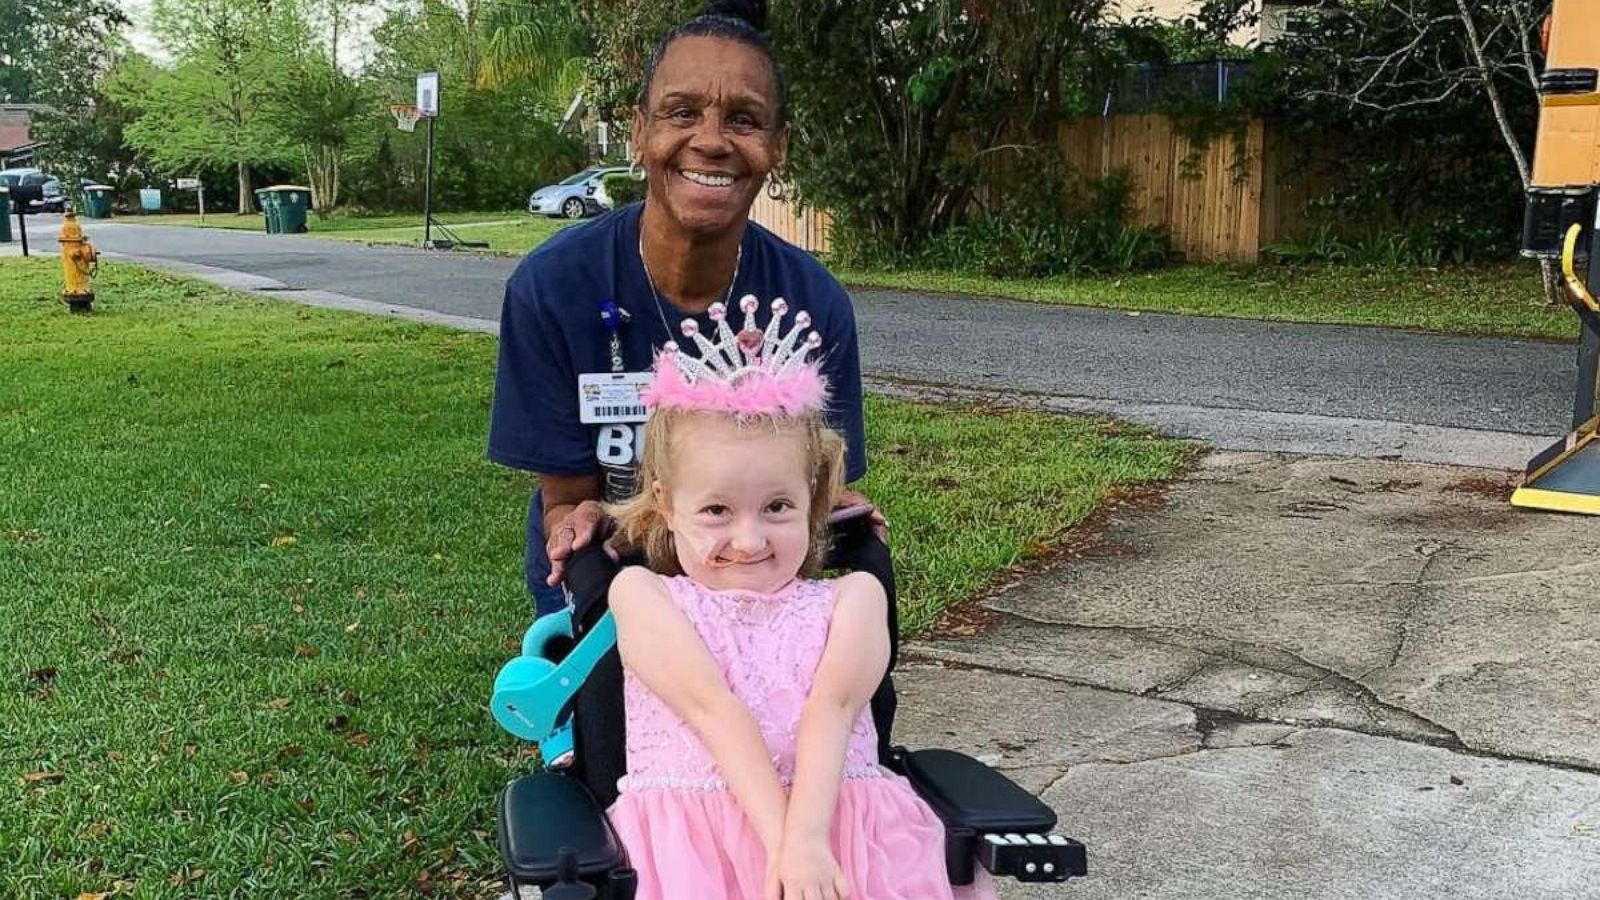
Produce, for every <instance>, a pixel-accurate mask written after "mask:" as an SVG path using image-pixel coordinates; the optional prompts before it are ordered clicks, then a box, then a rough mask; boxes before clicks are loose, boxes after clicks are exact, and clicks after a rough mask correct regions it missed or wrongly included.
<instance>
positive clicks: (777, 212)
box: [750, 190, 833, 253]
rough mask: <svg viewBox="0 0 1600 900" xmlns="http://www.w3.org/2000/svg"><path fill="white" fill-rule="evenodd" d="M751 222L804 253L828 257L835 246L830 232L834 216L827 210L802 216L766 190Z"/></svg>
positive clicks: (751, 208) (807, 211)
mask: <svg viewBox="0 0 1600 900" xmlns="http://www.w3.org/2000/svg"><path fill="white" fill-rule="evenodd" d="M750 218H751V219H752V220H753V221H755V222H757V223H759V224H760V225H762V226H763V227H765V228H766V229H767V230H768V231H771V232H772V233H773V234H776V235H777V236H778V237H781V238H783V239H784V240H786V241H788V242H789V243H791V244H793V245H795V246H796V247H799V248H800V249H801V250H808V251H810V252H812V253H827V252H828V249H829V248H830V247H831V246H832V244H831V243H830V242H829V240H828V229H829V228H831V227H833V216H832V215H830V214H829V213H828V211H827V210H821V209H808V210H806V211H805V212H804V213H801V212H798V211H797V210H796V209H795V207H794V205H793V204H791V203H789V202H788V201H787V200H774V199H772V197H771V196H770V195H769V194H768V193H767V192H766V191H765V190H763V191H762V192H761V196H759V197H757V198H756V202H755V205H754V206H751V207H750Z"/></svg>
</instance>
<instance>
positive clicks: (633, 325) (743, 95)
mask: <svg viewBox="0 0 1600 900" xmlns="http://www.w3.org/2000/svg"><path fill="white" fill-rule="evenodd" d="M765 22H766V5H765V3H761V2H752V0H743V2H734V0H716V2H712V3H710V4H708V6H707V7H706V11H705V12H704V13H702V14H701V15H699V16H696V17H695V18H693V19H690V20H688V21H687V22H684V23H682V24H680V25H678V26H677V27H675V28H673V29H672V30H671V31H670V32H668V33H667V35H666V36H665V37H664V38H662V40H661V43H660V44H658V45H657V47H656V49H655V52H654V53H652V54H651V56H650V59H649V62H648V64H647V66H646V67H645V71H644V77H643V79H642V84H641V89H640V92H639V104H638V109H637V111H636V113H635V115H634V128H633V147H632V151H633V166H634V169H635V171H642V172H643V173H644V179H645V181H646V183H647V185H648V191H647V193H646V197H645V200H644V201H643V202H642V203H639V204H632V205H629V206H624V207H622V208H620V209H618V210H616V211H614V212H612V213H610V214H607V215H605V216H602V217H600V218H598V219H595V220H593V221H592V222H589V223H587V224H584V225H580V226H577V227H574V228H570V229H568V230H566V231H565V232H563V233H562V234H560V235H559V236H557V237H555V238H553V239H551V240H550V241H549V242H548V243H546V244H545V245H543V246H541V247H540V248H539V249H537V250H536V251H534V252H533V253H532V254H530V255H529V256H528V258H527V259H526V260H525V261H524V262H523V264H522V265H521V266H520V267H519V268H518V270H517V272H516V273H515V274H514V275H513V276H512V277H511V280H510V281H509V282H508V283H507V285H506V299H505V308H504V311H503V313H502V315H501V320H500V322H501V325H500V327H501V331H500V369H499V373H498V376H497V379H496V384H495V400H494V411H493V416H492V422H491V427H490V436H489V455H490V457H491V458H493V459H495V460H496V461H498V462H501V463H504V464H505V465H509V466H514V467H516V468H520V469H527V470H529V471H533V472H536V473H538V474H539V476H540V492H539V493H537V494H535V496H534V500H533V503H532V504H531V506H530V509H529V515H528V555H527V559H528V585H529V588H530V589H531V590H532V591H533V593H534V595H535V599H536V601H537V609H538V610H539V612H541V613H543V612H550V611H553V610H555V609H559V608H560V607H561V606H562V604H563V603H564V600H563V597H562V594H561V591H560V590H559V588H558V585H559V584H560V582H561V577H562V574H563V568H564V566H565V563H566V561H567V559H568V558H569V557H570V556H571V554H572V553H574V552H575V551H577V550H579V549H582V548H583V547H585V546H587V545H589V544H590V543H591V542H593V541H595V540H596V539H597V538H598V537H601V536H603V534H604V530H605V529H606V528H607V527H608V523H607V522H606V521H605V519H604V517H603V513H602V508H601V503H602V502H603V501H609V502H619V501H622V500H626V499H627V498H628V497H629V496H631V495H632V494H633V492H634V489H635V472H636V469H637V463H638V449H639V446H640V432H641V427H642V424H643V418H644V415H643V412H644V410H643V406H642V405H641V404H640V403H638V398H637V389H638V386H639V384H640V383H641V382H640V381H638V380H637V378H635V377H634V376H637V375H638V373H643V372H646V371H647V370H648V369H649V368H650V364H651V362H652V360H653V359H654V358H655V355H656V353H657V352H658V351H659V350H660V348H661V347H662V346H663V345H664V344H666V343H667V342H668V341H672V340H675V339H678V338H679V336H680V333H681V332H682V329H683V328H684V327H685V325H686V324H687V323H689V322H693V323H694V326H690V327H696V326H697V327H698V328H699V329H701V330H702V331H704V332H705V333H707V334H710V333H714V332H715V331H716V327H717V323H716V321H714V320H713V317H714V316H717V315H718V310H719V309H721V307H718V306H717V304H719V303H721V304H724V305H725V306H731V305H732V304H731V302H730V301H733V300H735V299H737V298H739V297H741V296H743V295H746V294H753V295H755V296H756V297H758V298H759V299H760V300H762V301H763V302H762V304H761V310H762V312H761V317H762V320H761V321H759V322H757V325H758V327H762V328H764V327H765V326H766V321H765V317H766V316H767V315H768V314H769V313H768V310H769V309H770V306H769V304H768V303H767V302H766V301H771V300H774V299H776V298H778V297H783V298H785V300H786V301H787V308H788V309H789V310H791V311H792V312H794V313H801V312H803V313H805V314H806V315H808V316H809V317H810V321H811V326H810V327H811V328H813V329H815V330H816V331H817V333H818V334H819V335H820V336H821V338H822V342H823V345H822V348H821V353H820V355H821V357H822V359H823V360H824V363H823V374H824V376H825V377H826V379H827V382H828V385H829V389H830V392H831V395H832V398H833V401H832V403H833V405H832V407H831V408H830V410H829V424H830V425H831V426H832V427H833V428H834V429H835V430H836V431H838V432H839V433H840V434H842V435H843V436H844V437H845V438H846V441H847V443H848V454H847V476H848V479H849V480H851V481H853V480H855V479H858V478H860V477H861V476H863V475H865V474H866V470H867V464H866V448H865V438H864V436H863V416H862V407H861V368H860V362H859V359H858V356H857V349H856V325H855V316H854V313H853V312H852V310H851V307H850V298H849V296H848V295H847V294H846V293H845V291H844V289H843V288H842V287H841V286H840V285H839V283H838V281H836V280H835V279H834V278H833V276H831V275H830V274H828V272H827V271H826V270H825V269H824V268H823V267H822V265H821V264H820V263H818V262H817V261H816V260H815V259H813V258H812V257H811V256H809V255H808V254H806V253H804V252H802V251H800V250H798V249H797V248H795V247H793V246H791V245H789V244H787V243H785V242H784V241H783V240H781V239H780V238H778V237H776V236H775V235H773V234H772V233H771V232H768V231H767V230H765V229H763V228H761V227H760V226H759V225H755V224H753V223H751V222H750V221H749V217H750V206H751V204H752V203H753V202H754V201H755V199H756V197H757V196H758V195H759V193H760V192H761V191H762V190H763V188H764V187H765V185H766V182H767V179H768V177H769V176H774V175H776V174H778V173H780V172H781V170H782V168H783V164H784V160H785V158H786V154H787V152H788V142H789V128H788V123H787V120H786V118H785V112H786V109H785V106H786V91H785V88H784V83H783V75H782V72H781V70H780V69H779V66H778V63H777V60H776V59H775V58H774V56H773V51H772V46H771V44H769V43H768V41H767V39H766V37H765V36H764V35H763V34H762V29H763V28H764V27H765ZM585 391H587V392H589V393H590V394H593V395H594V396H596V397H598V396H600V395H601V394H602V393H603V394H604V397H605V398H606V399H605V400H604V401H603V402H601V401H596V400H592V399H591V400H589V401H585V400H583V399H582V397H581V396H580V395H583V392H585ZM630 391H633V392H634V394H633V395H632V396H631V397H630V394H629V392H630ZM584 396H587V395H584ZM706 464H707V465H713V466H715V465H724V464H726V461H723V460H713V459H707V460H706ZM844 502H846V503H848V504H850V505H852V506H854V505H859V504H861V503H862V502H863V501H862V499H861V498H860V497H859V496H858V495H853V494H847V495H846V496H845V498H844Z"/></svg>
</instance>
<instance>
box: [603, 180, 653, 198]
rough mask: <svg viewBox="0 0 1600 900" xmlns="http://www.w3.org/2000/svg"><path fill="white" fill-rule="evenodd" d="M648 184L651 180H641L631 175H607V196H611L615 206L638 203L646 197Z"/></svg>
mask: <svg viewBox="0 0 1600 900" xmlns="http://www.w3.org/2000/svg"><path fill="white" fill-rule="evenodd" d="M648 184H649V182H646V181H641V180H639V179H637V178H634V177H632V176H631V175H607V176H606V180H605V185H606V196H608V197H610V198H611V203H612V205H613V206H624V205H626V204H629V203H638V202H639V201H641V200H643V199H644V195H645V191H646V189H647V188H646V186H647V185H648Z"/></svg>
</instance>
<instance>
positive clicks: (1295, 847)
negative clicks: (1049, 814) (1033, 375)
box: [897, 453, 1600, 900]
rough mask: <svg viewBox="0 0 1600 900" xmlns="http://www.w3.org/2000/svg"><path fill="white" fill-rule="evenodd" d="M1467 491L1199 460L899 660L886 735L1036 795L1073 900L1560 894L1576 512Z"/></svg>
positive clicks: (1587, 719) (1585, 756) (1448, 484)
mask: <svg viewBox="0 0 1600 900" xmlns="http://www.w3.org/2000/svg"><path fill="white" fill-rule="evenodd" d="M1507 484H1508V482H1507V480H1506V478H1505V477H1504V476H1502V475H1501V474H1500V473H1494V472H1486V471H1484V470H1481V469H1462V468H1451V467H1443V466H1419V465H1408V464H1402V463H1392V462H1381V461H1380V462H1371V461H1357V460H1340V459H1304V458H1293V457H1281V456H1272V455H1266V454H1238V453H1219V454H1215V455H1213V456H1211V457H1210V458H1208V459H1207V460H1206V461H1205V462H1204V463H1203V464H1202V466H1201V468H1200V470H1199V471H1198V472H1196V473H1195V475H1194V477H1193V479H1192V480H1190V481H1187V482H1184V483H1181V484H1178V485H1176V486H1174V487H1173V488H1172V490H1171V492H1170V494H1169V496H1168V497H1167V498H1166V501H1165V503H1164V504H1163V505H1161V506H1160V508H1157V509H1146V510H1140V509H1129V508H1124V509H1122V510H1119V511H1118V512H1117V513H1115V514H1114V515H1113V516H1112V518H1111V521H1110V523H1109V525H1108V526H1107V529H1106V531H1105V533H1104V534H1103V535H1102V536H1101V537H1100V538H1099V539H1098V540H1097V541H1095V542H1094V543H1092V544H1091V545H1090V546H1087V547H1085V548H1083V549H1082V550H1081V551H1080V552H1079V553H1078V554H1077V555H1076V557H1075V558H1073V559H1071V560H1070V561H1068V562H1067V563H1066V564H1065V565H1063V566H1061V567H1059V568H1055V569H1053V570H1050V571H1045V572H1040V573H1037V574H1034V575H1032V576H1030V577H1026V578H1022V579H1020V580H1019V581H1018V582H1017V583H1016V584H1014V585H1012V586H1011V587H1009V588H1008V589H1006V590H1004V591H1002V592H1000V593H998V594H997V595H995V596H992V597H990V598H988V599H986V600H983V601H981V602H979V603H976V604H974V605H973V606H972V607H971V608H969V609H968V610H966V615H964V616H961V617H960V621H961V622H962V624H963V626H964V627H963V628H962V629H961V630H962V631H965V632H974V633H970V634H965V635H954V634H952V635H949V636H936V637H933V638H930V639H927V640H923V641H919V642H916V643H914V644H912V645H909V646H908V647H907V648H906V650H905V655H906V657H907V659H908V660H910V661H911V664H910V665H908V666H907V667H906V669H905V672H904V674H903V675H902V677H901V678H900V679H899V684H900V686H901V690H902V700H901V714H900V724H899V726H898V729H897V731H898V733H897V738H898V739H899V740H901V741H903V742H906V743H908V744H911V745H913V746H915V745H919V744H921V745H942V746H950V747H953V748H955V749H961V750H966V751H968V752H972V753H974V754H976V755H978V756H980V757H983V758H985V759H987V760H989V761H991V762H993V763H995V764H997V765H999V766H1000V767H1002V768H1003V769H1006V770H1007V771H1009V772H1011V773H1012V774H1013V775H1014V776H1015V777H1017V778H1018V779H1019V780H1020V781H1021V782H1022V783H1023V784H1025V785H1027V786H1028V787H1030V788H1033V789H1035V790H1041V791H1043V792H1044V796H1045V798H1046V799H1047V800H1048V801H1049V802H1050V803H1051V804H1052V805H1053V806H1054V807H1055V808H1056V809H1057V811H1058V812H1059V813H1060V815H1061V817H1062V828H1061V830H1062V831H1063V832H1064V833H1067V834H1071V835H1073V836H1076V837H1078V838H1080V839H1081V840H1083V841H1084V842H1085V843H1087V844H1088V845H1089V848H1090V854H1091V856H1090V866H1091V870H1092V873H1093V874H1092V876H1091V877H1090V878H1089V879H1086V880H1084V881H1082V882H1081V883H1078V884H1075V885H1073V886H1072V887H1071V888H1070V889H1068V890H1066V891H1064V892H1063V891H1057V892H1051V891H1046V890H1040V889H1035V890H1033V891H1031V892H1030V891H1027V890H1024V889H1021V888H1016V889H1013V890H1011V891H1009V892H1007V893H1004V894H1003V895H1002V896H1005V897H1011V898H1020V897H1030V898H1031V897H1040V898H1043V897H1071V898H1074V900H1099V898H1106V900H1110V898H1119V900H1120V898H1133V897H1139V898H1169V897H1170V898H1201V897H1205V898H1235V897H1260V898H1273V900H1287V898H1307V900H1310V898H1344V897H1348V898H1363V900H1372V898H1435V897H1444V896H1449V897H1451V898H1455V900H1465V898H1480V897H1481V898H1503V897H1517V898H1541V897H1551V898H1555V897H1561V898H1573V897H1586V896H1593V895H1594V885H1596V884H1600V777H1597V774H1596V773H1600V738H1597V737H1596V734H1597V732H1596V723H1597V722H1600V693H1597V692H1595V691H1594V690H1593V687H1592V685H1593V673H1594V672H1595V671H1596V669H1597V668H1600V637H1597V635H1600V603H1597V602H1595V585H1596V584H1597V583H1600V520H1595V519H1584V518H1575V517H1569V516H1560V515H1552V514H1542V513H1530V512H1523V511H1517V510H1514V509H1513V508H1511V507H1510V506H1509V505H1508V504H1507V503H1506V502H1505V495H1506V494H1507V492H1508V491H1507Z"/></svg>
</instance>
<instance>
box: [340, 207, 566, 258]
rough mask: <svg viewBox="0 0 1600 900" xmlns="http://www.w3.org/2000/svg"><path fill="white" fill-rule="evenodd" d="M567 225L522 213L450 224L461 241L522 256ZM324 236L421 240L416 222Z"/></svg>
mask: <svg viewBox="0 0 1600 900" xmlns="http://www.w3.org/2000/svg"><path fill="white" fill-rule="evenodd" d="M445 222H446V224H448V223H449V220H448V219H446V220H445ZM570 224H572V223H571V222H569V221H567V220H565V219H546V218H543V217H540V218H535V217H533V216H528V215H523V216H521V217H520V218H504V219H499V220H495V221H489V220H482V221H475V222H470V223H468V224H463V225H451V226H450V230H451V231H454V232H455V233H456V235H457V236H458V237H460V238H461V239H462V240H464V241H487V242H488V244H489V247H488V249H487V251H486V252H489V253H496V254H503V255H508V256H522V255H523V254H525V253H527V252H528V251H529V250H531V249H533V248H534V247H537V246H538V245H540V244H542V243H544V242H545V239H547V238H549V237H550V236H551V235H553V234H555V233H556V232H557V231H560V230H561V229H563V228H565V227H567V226H568V225H570ZM319 236H320V235H319ZM325 236H326V237H329V238H335V239H338V240H344V241H359V242H361V243H366V244H407V245H410V246H413V247H415V246H419V245H421V243H422V225H421V224H420V223H418V224H406V225H400V226H393V227H384V228H361V229H354V228H352V229H346V230H343V231H337V232H332V233H328V234H326V235H325ZM433 236H434V237H435V238H442V237H444V235H443V234H440V233H439V232H438V231H437V230H435V231H434V234H433Z"/></svg>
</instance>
